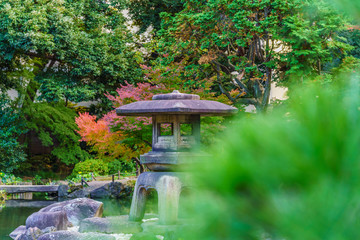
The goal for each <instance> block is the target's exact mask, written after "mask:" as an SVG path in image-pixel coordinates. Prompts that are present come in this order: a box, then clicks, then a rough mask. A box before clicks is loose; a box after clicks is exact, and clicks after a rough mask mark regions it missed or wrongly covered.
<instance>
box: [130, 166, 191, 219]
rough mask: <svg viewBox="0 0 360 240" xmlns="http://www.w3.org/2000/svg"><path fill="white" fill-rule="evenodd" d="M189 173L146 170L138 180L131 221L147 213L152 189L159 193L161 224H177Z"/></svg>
mask: <svg viewBox="0 0 360 240" xmlns="http://www.w3.org/2000/svg"><path fill="white" fill-rule="evenodd" d="M187 179H188V174H186V173H175V172H144V173H142V174H140V176H139V177H138V179H137V181H136V185H135V190H134V195H133V198H132V202H131V208H130V216H129V220H130V221H141V220H142V219H143V218H144V214H145V203H146V197H147V195H148V193H149V191H151V190H155V191H156V192H157V194H158V211H159V224H162V225H171V224H177V220H178V209H179V199H180V193H181V191H182V189H183V188H185V187H188V184H187V182H188V180H187Z"/></svg>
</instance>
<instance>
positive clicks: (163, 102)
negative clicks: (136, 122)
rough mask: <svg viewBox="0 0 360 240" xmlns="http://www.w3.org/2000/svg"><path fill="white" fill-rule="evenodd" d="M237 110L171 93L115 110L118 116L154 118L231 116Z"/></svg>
mask: <svg viewBox="0 0 360 240" xmlns="http://www.w3.org/2000/svg"><path fill="white" fill-rule="evenodd" d="M237 111H238V109H237V108H235V107H232V106H229V105H226V104H224V103H220V102H216V101H209V100H200V97H199V96H198V95H195V94H185V93H180V92H179V91H177V90H175V91H173V92H172V93H167V94H158V95H154V96H153V98H152V101H138V102H133V103H130V104H127V105H124V106H121V107H119V108H117V109H116V114H117V115H119V116H154V115H164V114H165V115H166V114H177V115H180V114H199V115H203V116H224V115H233V114H235V113H236V112H237Z"/></svg>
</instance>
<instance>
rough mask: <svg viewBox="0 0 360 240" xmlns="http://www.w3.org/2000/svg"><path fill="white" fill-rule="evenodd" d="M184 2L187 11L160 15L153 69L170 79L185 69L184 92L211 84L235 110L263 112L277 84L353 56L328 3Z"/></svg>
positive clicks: (182, 75) (342, 23) (339, 18)
mask: <svg viewBox="0 0 360 240" xmlns="http://www.w3.org/2000/svg"><path fill="white" fill-rule="evenodd" d="M183 3H184V9H183V10H182V11H181V12H179V13H177V14H171V13H166V12H163V13H162V14H161V16H162V19H163V22H162V28H161V30H160V31H158V39H157V41H156V42H154V44H155V46H154V49H155V50H156V51H157V53H158V58H157V59H156V61H153V62H152V64H153V66H154V67H155V70H159V71H160V72H161V74H160V75H161V77H164V76H166V74H168V72H169V71H170V72H172V70H171V68H170V70H169V69H168V68H167V67H168V66H172V65H174V66H175V65H176V64H180V65H182V69H181V70H180V74H177V76H179V77H180V78H181V79H182V80H181V81H180V83H179V85H180V86H182V85H184V83H186V84H190V85H193V86H195V85H196V84H199V82H204V80H205V79H206V80H207V81H208V82H210V83H211V84H212V85H211V89H212V90H215V91H216V92H217V93H218V94H225V95H226V97H227V98H228V99H229V100H231V101H232V102H233V103H238V104H254V105H255V106H256V108H257V110H260V111H261V110H265V109H266V107H267V105H268V102H269V94H270V85H271V82H273V81H276V80H288V79H289V77H290V76H292V75H296V76H297V77H296V78H295V77H294V78H293V79H300V80H301V78H300V77H301V76H303V75H305V76H307V75H309V76H313V75H321V74H323V71H322V69H323V66H324V65H325V64H326V63H327V62H329V61H330V62H331V61H332V60H333V59H334V58H337V57H338V56H339V55H341V53H342V52H344V51H346V50H349V47H348V45H346V44H345V43H343V42H341V41H340V39H339V37H338V36H337V32H338V31H341V30H344V29H345V23H346V22H345V21H344V18H343V17H342V16H341V15H339V14H337V13H336V11H335V10H333V9H331V8H330V7H329V6H328V5H329V4H326V3H325V2H324V1H323V0H321V1H317V0H310V1H297V0H291V1H282V0H271V1H245V0H228V1H222V0H211V1H205V2H204V1H191V0H188V1H184V2H183ZM163 68H165V69H167V71H164V70H162V69H163ZM146 71H147V70H146ZM146 71H145V73H146ZM170 75H171V74H170ZM299 76H300V77H299Z"/></svg>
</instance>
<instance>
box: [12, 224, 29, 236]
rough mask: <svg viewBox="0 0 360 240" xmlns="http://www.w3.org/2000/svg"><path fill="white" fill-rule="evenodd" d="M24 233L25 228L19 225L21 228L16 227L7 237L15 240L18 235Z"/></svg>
mask: <svg viewBox="0 0 360 240" xmlns="http://www.w3.org/2000/svg"><path fill="white" fill-rule="evenodd" d="M25 232H26V226H25V225H21V226H19V227H17V228H16V229H15V230H14V231H12V232H11V233H10V235H9V236H10V237H11V238H12V239H15V238H16V237H17V236H18V235H21V234H23V233H25Z"/></svg>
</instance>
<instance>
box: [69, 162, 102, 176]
mask: <svg viewBox="0 0 360 240" xmlns="http://www.w3.org/2000/svg"><path fill="white" fill-rule="evenodd" d="M88 173H94V174H98V175H106V174H107V173H108V165H107V164H106V163H104V162H103V161H102V160H100V159H87V160H85V161H83V162H79V163H77V164H75V167H74V169H73V172H72V174H71V175H72V176H76V175H78V174H88Z"/></svg>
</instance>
